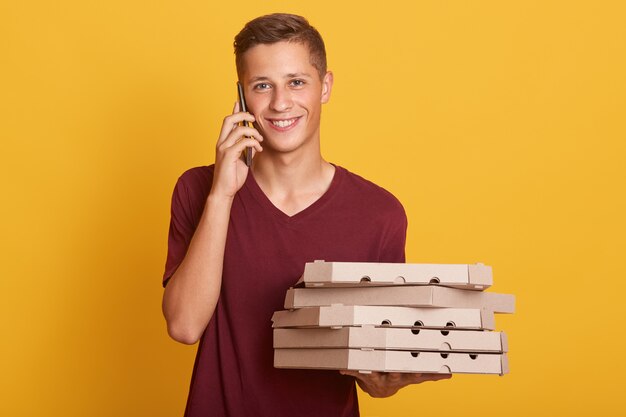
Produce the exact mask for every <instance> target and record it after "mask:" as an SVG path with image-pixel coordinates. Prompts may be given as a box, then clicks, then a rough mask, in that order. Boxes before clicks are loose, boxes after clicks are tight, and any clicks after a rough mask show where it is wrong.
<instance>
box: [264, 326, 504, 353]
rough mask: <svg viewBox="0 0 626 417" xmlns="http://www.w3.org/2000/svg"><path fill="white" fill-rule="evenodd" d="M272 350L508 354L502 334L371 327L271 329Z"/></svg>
mask: <svg viewBox="0 0 626 417" xmlns="http://www.w3.org/2000/svg"><path fill="white" fill-rule="evenodd" d="M274 348H276V349H286V348H309V349H310V348H344V349H345V348H349V349H387V350H413V351H443V352H471V353H479V352H492V353H502V352H506V351H507V350H508V343H507V339H506V335H505V334H504V333H503V332H483V331H472V330H432V329H417V328H416V329H399V328H385V327H374V326H363V327H344V328H341V329H329V328H317V329H274Z"/></svg>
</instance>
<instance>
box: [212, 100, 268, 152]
mask: <svg viewBox="0 0 626 417" xmlns="http://www.w3.org/2000/svg"><path fill="white" fill-rule="evenodd" d="M238 109H239V104H235V108H234V109H233V110H234V111H235V110H238ZM255 120H256V119H255V118H254V116H253V115H251V114H250V113H242V112H239V111H236V112H235V113H233V114H231V115H229V116H226V117H225V118H224V122H223V123H222V129H221V130H220V136H219V138H218V140H217V145H220V144H221V143H222V142H224V141H225V140H226V138H227V137H228V135H230V133H231V132H232V131H233V130H235V129H236V128H237V127H239V123H241V122H244V121H246V122H250V123H253V122H254V121H255ZM256 134H257V135H258V132H256Z"/></svg>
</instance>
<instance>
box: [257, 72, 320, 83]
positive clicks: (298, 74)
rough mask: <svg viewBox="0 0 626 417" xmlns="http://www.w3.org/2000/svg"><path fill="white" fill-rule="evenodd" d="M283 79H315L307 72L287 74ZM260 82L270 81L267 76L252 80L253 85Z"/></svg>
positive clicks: (259, 76) (258, 76)
mask: <svg viewBox="0 0 626 417" xmlns="http://www.w3.org/2000/svg"><path fill="white" fill-rule="evenodd" d="M283 78H313V77H312V76H311V74H309V73H306V72H292V73H289V74H285V76H284V77H283ZM258 81H269V78H268V77H267V76H265V75H257V76H256V77H252V78H250V82H251V83H255V82H258Z"/></svg>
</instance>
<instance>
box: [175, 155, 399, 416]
mask: <svg viewBox="0 0 626 417" xmlns="http://www.w3.org/2000/svg"><path fill="white" fill-rule="evenodd" d="M212 181H213V166H208V167H198V168H193V169H190V170H188V171H187V172H185V173H184V174H183V175H182V176H181V177H180V178H179V180H178V182H177V184H176V187H175V189H174V194H173V196H172V214H171V215H172V217H171V223H170V231H169V240H168V244H169V246H168V254H167V263H166V266H165V274H164V277H163V278H164V281H163V284H164V285H165V284H166V283H167V280H168V279H169V278H170V277H171V276H172V274H173V273H174V271H175V270H176V268H177V267H178V266H179V265H180V263H181V261H182V260H183V258H184V256H185V253H186V251H187V248H188V245H189V242H190V241H191V238H192V236H193V233H194V230H195V229H196V227H197V225H198V222H199V220H200V217H201V215H202V212H203V209H204V204H205V202H206V198H207V196H208V194H209V190H210V188H211V184H212ZM406 227H407V221H406V215H405V212H404V209H403V208H402V205H401V204H400V202H399V201H398V200H397V199H396V198H395V197H394V196H393V195H391V194H390V193H389V192H387V191H385V190H384V189H382V188H380V187H379V186H377V185H375V184H373V183H371V182H369V181H367V180H365V179H363V178H361V177H359V176H357V175H355V174H352V173H350V172H348V171H347V170H346V169H344V168H341V167H336V170H335V175H334V177H333V180H332V182H331V185H330V187H329V189H328V190H327V191H326V193H325V194H324V195H322V196H321V197H320V198H319V199H318V200H317V201H315V202H314V203H313V204H312V205H310V206H309V207H307V208H306V209H304V210H302V211H301V212H299V213H297V214H295V215H293V216H288V215H286V214H285V213H283V212H282V211H280V210H279V209H278V208H276V206H274V205H273V204H272V203H271V201H270V200H269V199H268V198H267V196H266V195H265V194H264V193H263V191H262V190H261V189H260V188H259V186H258V184H257V183H256V181H255V180H254V177H253V175H252V174H249V175H248V177H247V179H246V182H245V184H244V185H243V187H242V188H241V190H239V192H238V193H237V195H236V196H235V199H234V202H233V205H232V209H231V214H230V223H229V225H228V235H227V238H226V251H225V255H224V270H223V277H222V289H221V294H220V298H219V301H218V303H217V306H216V309H215V313H214V314H213V317H212V318H211V320H210V322H209V324H208V326H207V328H206V330H205V332H204V334H203V336H202V338H201V340H200V344H199V346H198V353H197V356H196V361H195V365H194V370H193V376H192V380H191V387H190V391H189V398H188V400H187V409H186V412H185V416H187V417H200V416H202V417H208V416H212V417H213V416H214V417H217V416H229V417H244V416H267V417H294V416H299V417H305V416H311V417H331V416H332V417H339V416H346V417H348V416H350V417H352V416H358V415H359V410H358V401H357V395H356V387H355V383H354V378H353V377H350V376H343V375H341V374H339V372H338V371H334V370H333V371H328V370H325V371H322V370H293V369H289V370H287V369H276V368H274V366H273V354H274V352H273V348H272V322H271V317H272V313H273V312H274V311H276V310H282V309H283V302H284V299H285V293H286V291H287V289H288V288H289V287H290V286H292V285H293V284H294V283H295V282H296V281H297V280H298V278H299V277H300V276H301V275H302V272H303V271H304V264H305V263H306V262H312V261H314V260H316V259H323V260H325V261H346V262H404V245H405V237H406Z"/></svg>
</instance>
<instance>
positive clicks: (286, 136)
mask: <svg viewBox="0 0 626 417" xmlns="http://www.w3.org/2000/svg"><path fill="white" fill-rule="evenodd" d="M242 58H243V59H242V63H243V65H242V68H241V69H242V74H241V80H240V81H241V82H242V84H243V86H244V91H245V96H246V102H247V105H248V110H249V111H250V113H252V114H254V116H255V117H256V126H257V129H258V130H259V131H260V133H261V134H262V135H263V138H264V141H263V147H264V148H269V149H268V150H273V151H276V152H281V153H288V152H293V151H296V150H299V149H302V148H307V147H308V146H311V147H312V146H315V147H316V148H318V147H319V131H320V114H321V110H322V104H323V103H326V102H327V101H328V99H329V98H330V90H331V88H332V81H333V80H332V73H330V72H329V73H327V74H326V75H325V76H324V79H323V80H320V77H319V73H318V71H317V69H316V68H315V67H314V66H313V65H311V63H310V53H309V48H308V46H307V45H305V44H302V43H296V42H277V43H274V44H270V45H257V46H255V47H253V48H250V49H249V50H248V51H246V52H245V53H244V55H243V57H242ZM318 152H319V151H318Z"/></svg>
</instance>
